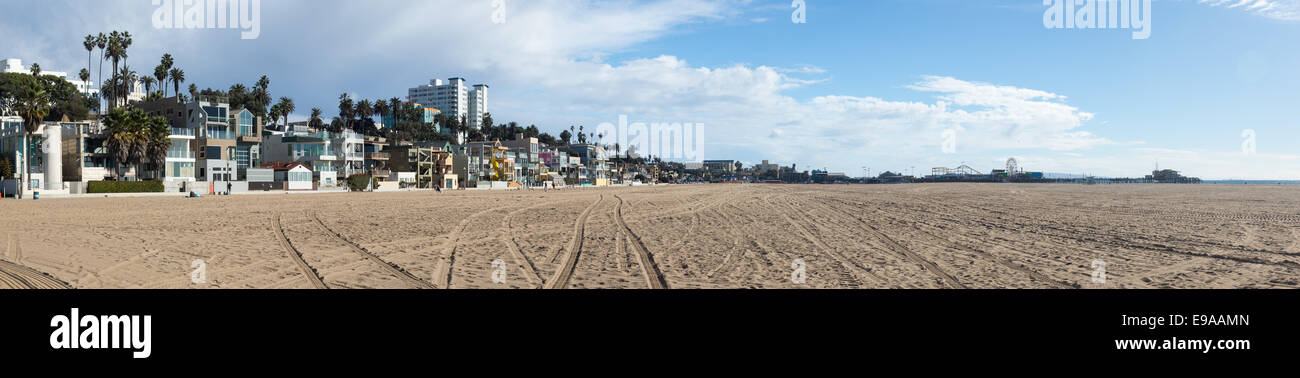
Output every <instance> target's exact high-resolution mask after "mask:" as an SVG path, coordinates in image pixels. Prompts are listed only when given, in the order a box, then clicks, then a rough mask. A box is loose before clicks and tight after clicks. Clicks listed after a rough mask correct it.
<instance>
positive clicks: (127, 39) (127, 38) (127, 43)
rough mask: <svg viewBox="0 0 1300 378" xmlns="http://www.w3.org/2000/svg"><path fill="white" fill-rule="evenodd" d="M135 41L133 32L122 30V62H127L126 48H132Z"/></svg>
mask: <svg viewBox="0 0 1300 378" xmlns="http://www.w3.org/2000/svg"><path fill="white" fill-rule="evenodd" d="M133 42H134V41H132V40H131V32H125V31H124V32H122V62H123V64H126V50H127V49H129V48H131V44H132V43H133Z"/></svg>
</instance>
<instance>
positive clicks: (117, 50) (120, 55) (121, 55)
mask: <svg viewBox="0 0 1300 378" xmlns="http://www.w3.org/2000/svg"><path fill="white" fill-rule="evenodd" d="M125 42H126V41H125V40H124V39H123V35H122V33H120V32H118V31H116V30H114V31H113V32H112V33H111V34H109V35H108V52H107V56H106V57H105V58H107V59H109V60H112V61H113V71H111V72H113V73H114V74H116V73H117V72H118V70H117V65H118V63H120V62H121V61H122V59H125V58H126V56H127V53H126V43H125ZM119 84H120V83H119ZM114 92H117V91H114ZM118 96H121V93H116V94H115V95H114V96H112V98H110V101H109V103H108V107H109V109H112V108H113V107H115V106H117V103H116V101H114V100H116V98H117V97H118Z"/></svg>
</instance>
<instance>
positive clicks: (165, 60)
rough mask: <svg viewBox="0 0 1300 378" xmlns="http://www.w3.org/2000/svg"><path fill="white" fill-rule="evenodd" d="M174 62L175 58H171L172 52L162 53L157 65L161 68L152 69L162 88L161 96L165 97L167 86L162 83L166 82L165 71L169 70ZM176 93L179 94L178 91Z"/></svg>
mask: <svg viewBox="0 0 1300 378" xmlns="http://www.w3.org/2000/svg"><path fill="white" fill-rule="evenodd" d="M175 64H176V59H173V58H172V54H163V56H162V59H161V60H160V61H159V62H158V67H161V68H155V69H154V70H153V74H154V77H156V78H158V84H159V86H160V87H162V88H163V97H167V86H166V85H164V84H163V83H166V82H167V71H170V70H171V69H172V66H174V65H175ZM176 94H177V95H180V92H177V93H176Z"/></svg>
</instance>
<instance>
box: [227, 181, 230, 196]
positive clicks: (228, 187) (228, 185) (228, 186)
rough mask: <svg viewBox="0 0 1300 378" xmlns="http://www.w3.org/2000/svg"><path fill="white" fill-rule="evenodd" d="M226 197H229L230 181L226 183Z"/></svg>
mask: <svg viewBox="0 0 1300 378" xmlns="http://www.w3.org/2000/svg"><path fill="white" fill-rule="evenodd" d="M226 195H230V181H226Z"/></svg>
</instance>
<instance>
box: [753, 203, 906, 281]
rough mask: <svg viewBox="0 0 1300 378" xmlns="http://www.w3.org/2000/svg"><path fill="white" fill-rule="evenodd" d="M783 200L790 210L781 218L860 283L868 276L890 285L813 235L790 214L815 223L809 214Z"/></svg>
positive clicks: (783, 213) (809, 222)
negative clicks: (804, 213)
mask: <svg viewBox="0 0 1300 378" xmlns="http://www.w3.org/2000/svg"><path fill="white" fill-rule="evenodd" d="M783 202H785V203H782V204H781V205H784V206H785V207H787V208H789V209H790V211H789V212H782V213H781V218H783V219H785V222H786V223H788V224H790V226H792V227H794V228H795V231H798V232H799V234H800V235H801V236H803V238H804V239H805V240H808V241H809V242H812V243H813V245H815V246H817V249H819V250H821V252H822V254H825V255H827V256H830V257H831V258H833V259H835V261H837V262H839V263H840V266H842V267H844V268H845V269H847V270H848V271H849V275H850V276H851V277H853V278H854V279H856V280H857V281H858V282H859V283H863V280H862V279H861V278H860V277H867V278H870V279H871V280H873V281H876V282H877V283H879V284H880V285H882V286H888V284H889V281H887V280H885V279H884V278H882V277H880V276H878V275H876V274H875V273H873V272H872V271H870V270H868V269H867V268H866V267H863V266H861V265H858V263H857V262H856V261H853V260H851V259H849V258H848V257H845V256H844V255H843V254H841V253H839V252H837V251H835V250H834V249H832V248H831V247H830V246H828V245H826V243H823V242H822V241H821V239H818V238H817V237H815V236H813V234H812V232H809V231H808V229H807V228H805V227H804V225H803V224H800V223H799V222H795V220H794V219H793V218H790V215H789V214H796V215H799V217H800V218H801V219H803V221H804V222H807V223H808V224H815V223H814V222H813V221H812V220H811V219H808V217H807V216H805V215H803V213H802V212H801V211H800V210H799V209H798V208H796V207H795V205H794V204H793V202H790V201H789V199H785V200H784V201H783ZM772 203H773V204H774V205H775V204H777V203H776V202H772Z"/></svg>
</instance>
